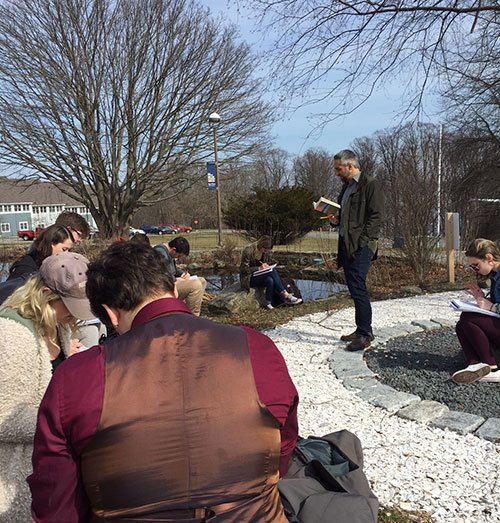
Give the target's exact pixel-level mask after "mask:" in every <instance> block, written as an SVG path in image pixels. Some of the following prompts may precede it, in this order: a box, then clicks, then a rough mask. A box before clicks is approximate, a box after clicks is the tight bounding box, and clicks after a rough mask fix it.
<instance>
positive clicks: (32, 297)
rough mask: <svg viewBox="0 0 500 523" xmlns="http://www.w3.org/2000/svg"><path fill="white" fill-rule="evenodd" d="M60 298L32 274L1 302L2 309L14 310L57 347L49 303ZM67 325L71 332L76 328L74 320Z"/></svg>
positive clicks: (54, 317)
mask: <svg viewBox="0 0 500 523" xmlns="http://www.w3.org/2000/svg"><path fill="white" fill-rule="evenodd" d="M60 298H61V297H60V296H59V295H58V294H56V293H55V292H53V291H51V290H50V289H48V288H47V287H46V285H45V282H44V281H43V280H42V278H41V276H40V275H39V274H34V275H33V276H31V278H29V279H28V280H27V281H26V283H25V284H24V285H21V287H18V288H17V289H16V290H15V291H14V292H13V294H12V295H11V296H9V298H7V299H6V300H5V301H4V302H3V304H2V308H3V307H8V308H10V309H14V310H15V311H17V312H18V314H19V315H20V316H22V317H23V318H26V319H28V320H31V321H32V322H33V324H34V325H35V329H36V331H37V333H38V334H39V336H40V337H42V338H46V339H48V340H49V342H51V343H53V344H54V345H56V347H59V344H58V339H57V338H58V336H57V325H58V324H57V316H56V311H55V310H54V309H53V307H52V306H51V303H52V302H53V301H56V300H59V299H60ZM67 325H69V327H70V328H71V329H72V330H73V331H75V330H76V328H77V326H76V320H73V321H71V322H70V323H69V324H67ZM59 348H61V347H59Z"/></svg>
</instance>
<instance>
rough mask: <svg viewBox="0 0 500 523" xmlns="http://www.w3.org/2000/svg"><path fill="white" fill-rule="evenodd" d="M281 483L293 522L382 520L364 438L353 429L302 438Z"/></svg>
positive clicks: (286, 511)
mask: <svg viewBox="0 0 500 523" xmlns="http://www.w3.org/2000/svg"><path fill="white" fill-rule="evenodd" d="M278 488H279V491H280V497H281V502H282V503H283V507H284V509H285V515H286V517H287V518H288V521H290V522H291V523H346V522H349V523H376V522H377V515H378V499H377V498H376V497H375V495H374V494H373V492H372V491H371V489H370V485H369V483H368V480H367V479H366V476H365V474H364V472H363V450H362V448H361V442H360V441H359V439H358V438H357V437H356V436H355V435H354V434H353V433H352V432H349V431H348V430H340V431H338V432H333V433H332V434H327V435H326V436H323V437H321V438H318V437H314V436H311V437H309V438H308V439H301V438H299V440H298V441H297V446H296V448H295V450H294V453H293V455H292V458H291V459H290V463H289V467H288V472H287V474H286V476H284V477H283V478H282V479H281V480H280V481H279V483H278Z"/></svg>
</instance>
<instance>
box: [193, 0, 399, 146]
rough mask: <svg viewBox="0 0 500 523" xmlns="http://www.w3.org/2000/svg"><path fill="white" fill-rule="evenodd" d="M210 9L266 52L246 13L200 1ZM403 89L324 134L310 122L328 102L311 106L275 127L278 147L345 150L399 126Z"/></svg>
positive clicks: (381, 96) (224, 3)
mask: <svg viewBox="0 0 500 523" xmlns="http://www.w3.org/2000/svg"><path fill="white" fill-rule="evenodd" d="M198 1H199V3H200V4H202V5H204V6H207V7H209V8H210V10H211V12H212V14H213V16H214V18H215V19H220V21H221V23H222V24H224V23H225V21H227V20H229V21H231V22H232V23H234V24H235V25H236V26H237V27H238V28H239V30H240V34H241V38H242V40H244V41H246V42H247V43H249V44H250V45H251V47H252V49H254V51H255V52H256V53H262V52H263V51H264V50H265V45H266V42H265V41H264V42H262V40H261V37H257V36H256V34H255V33H254V30H253V21H252V20H251V17H250V16H249V15H248V13H246V12H245V11H244V10H242V9H241V8H240V12H238V10H237V8H236V7H235V6H234V4H233V3H232V2H228V0H198ZM401 97H402V88H398V86H397V85H395V86H392V87H390V88H389V90H387V89H386V91H385V92H377V93H375V94H374V95H373V96H372V97H371V98H370V100H369V101H368V102H367V103H365V104H364V105H363V106H362V107H361V108H359V109H357V110H356V111H355V112H354V113H352V114H350V115H349V116H347V117H345V118H343V119H341V120H336V121H334V122H332V123H330V124H329V125H327V126H326V127H324V128H323V129H322V130H321V131H316V132H315V127H314V125H313V124H312V123H311V122H310V121H309V120H310V117H311V116H312V115H314V114H315V113H321V112H326V111H327V110H328V102H322V103H321V104H317V105H309V106H307V107H305V108H302V109H300V110H298V111H296V112H294V113H290V114H288V115H287V116H286V117H285V118H284V119H283V120H282V121H280V122H278V123H277V124H275V125H274V127H273V135H274V138H275V143H276V146H277V147H280V148H282V149H285V150H286V151H288V152H289V153H291V154H298V155H300V154H303V153H304V152H305V151H306V150H307V149H309V148H316V147H321V148H323V149H326V150H327V151H329V152H331V153H335V152H338V151H339V150H341V149H345V148H346V147H348V146H349V144H350V143H351V142H352V140H354V139H355V138H360V137H362V136H371V135H372V134H373V133H374V132H375V131H378V130H382V129H385V128H388V127H392V126H395V125H398V124H399V123H400V117H399V116H398V114H397V110H398V109H399V108H400V105H401V101H402V100H401Z"/></svg>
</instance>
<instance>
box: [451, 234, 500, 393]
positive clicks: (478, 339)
mask: <svg viewBox="0 0 500 523" xmlns="http://www.w3.org/2000/svg"><path fill="white" fill-rule="evenodd" d="M465 256H466V257H467V263H468V264H469V267H470V268H471V269H473V270H474V271H475V272H476V273H477V274H480V275H481V276H488V277H489V278H490V281H491V287H490V293H489V298H487V297H486V296H485V295H484V294H483V291H482V290H481V289H480V288H479V287H478V286H477V285H476V284H470V285H468V286H467V289H468V291H469V292H470V293H471V294H472V296H474V299H475V300H476V302H477V305H478V306H479V307H481V309H485V310H489V311H491V312H496V313H497V314H500V248H499V247H498V245H497V244H496V243H494V242H492V241H490V240H485V239H483V238H478V239H476V240H474V241H473V242H472V243H471V244H470V246H469V248H468V249H467V250H466V251H465ZM455 330H456V333H457V336H458V340H459V341H460V345H461V346H462V350H463V351H464V354H465V358H466V360H467V367H466V368H465V369H462V370H459V371H457V372H455V373H454V374H453V375H452V379H453V381H455V382H456V383H474V382H475V381H481V382H485V381H486V382H496V383H500V371H499V370H498V365H497V364H498V359H500V318H497V317H494V316H487V315H485V314H479V313H476V312H462V314H461V315H460V319H459V320H458V323H457V325H456V328H455ZM495 354H496V355H497V361H495Z"/></svg>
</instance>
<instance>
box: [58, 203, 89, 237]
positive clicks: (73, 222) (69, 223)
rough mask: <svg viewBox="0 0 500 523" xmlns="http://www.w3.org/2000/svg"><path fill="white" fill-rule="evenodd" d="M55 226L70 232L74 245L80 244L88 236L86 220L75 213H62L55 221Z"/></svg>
mask: <svg viewBox="0 0 500 523" xmlns="http://www.w3.org/2000/svg"><path fill="white" fill-rule="evenodd" d="M55 225H62V226H63V227H66V229H68V230H69V231H70V232H71V235H72V236H73V241H74V243H80V242H81V241H82V240H85V239H86V238H88V237H89V236H90V227H89V224H88V223H87V220H86V219H85V218H84V217H83V216H82V215H81V214H78V213H77V212H71V211H63V212H62V213H60V214H59V216H58V217H57V219H56V223H55Z"/></svg>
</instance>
